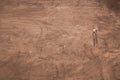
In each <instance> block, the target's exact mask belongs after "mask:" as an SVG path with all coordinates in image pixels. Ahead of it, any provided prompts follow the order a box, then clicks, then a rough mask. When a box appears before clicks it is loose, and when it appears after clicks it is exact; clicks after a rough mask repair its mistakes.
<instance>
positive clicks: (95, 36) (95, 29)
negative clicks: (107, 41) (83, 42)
mask: <svg viewBox="0 0 120 80" xmlns="http://www.w3.org/2000/svg"><path fill="white" fill-rule="evenodd" d="M97 31H98V29H97V28H94V29H93V33H92V36H93V46H94V47H96V45H97V44H98V35H97Z"/></svg>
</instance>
